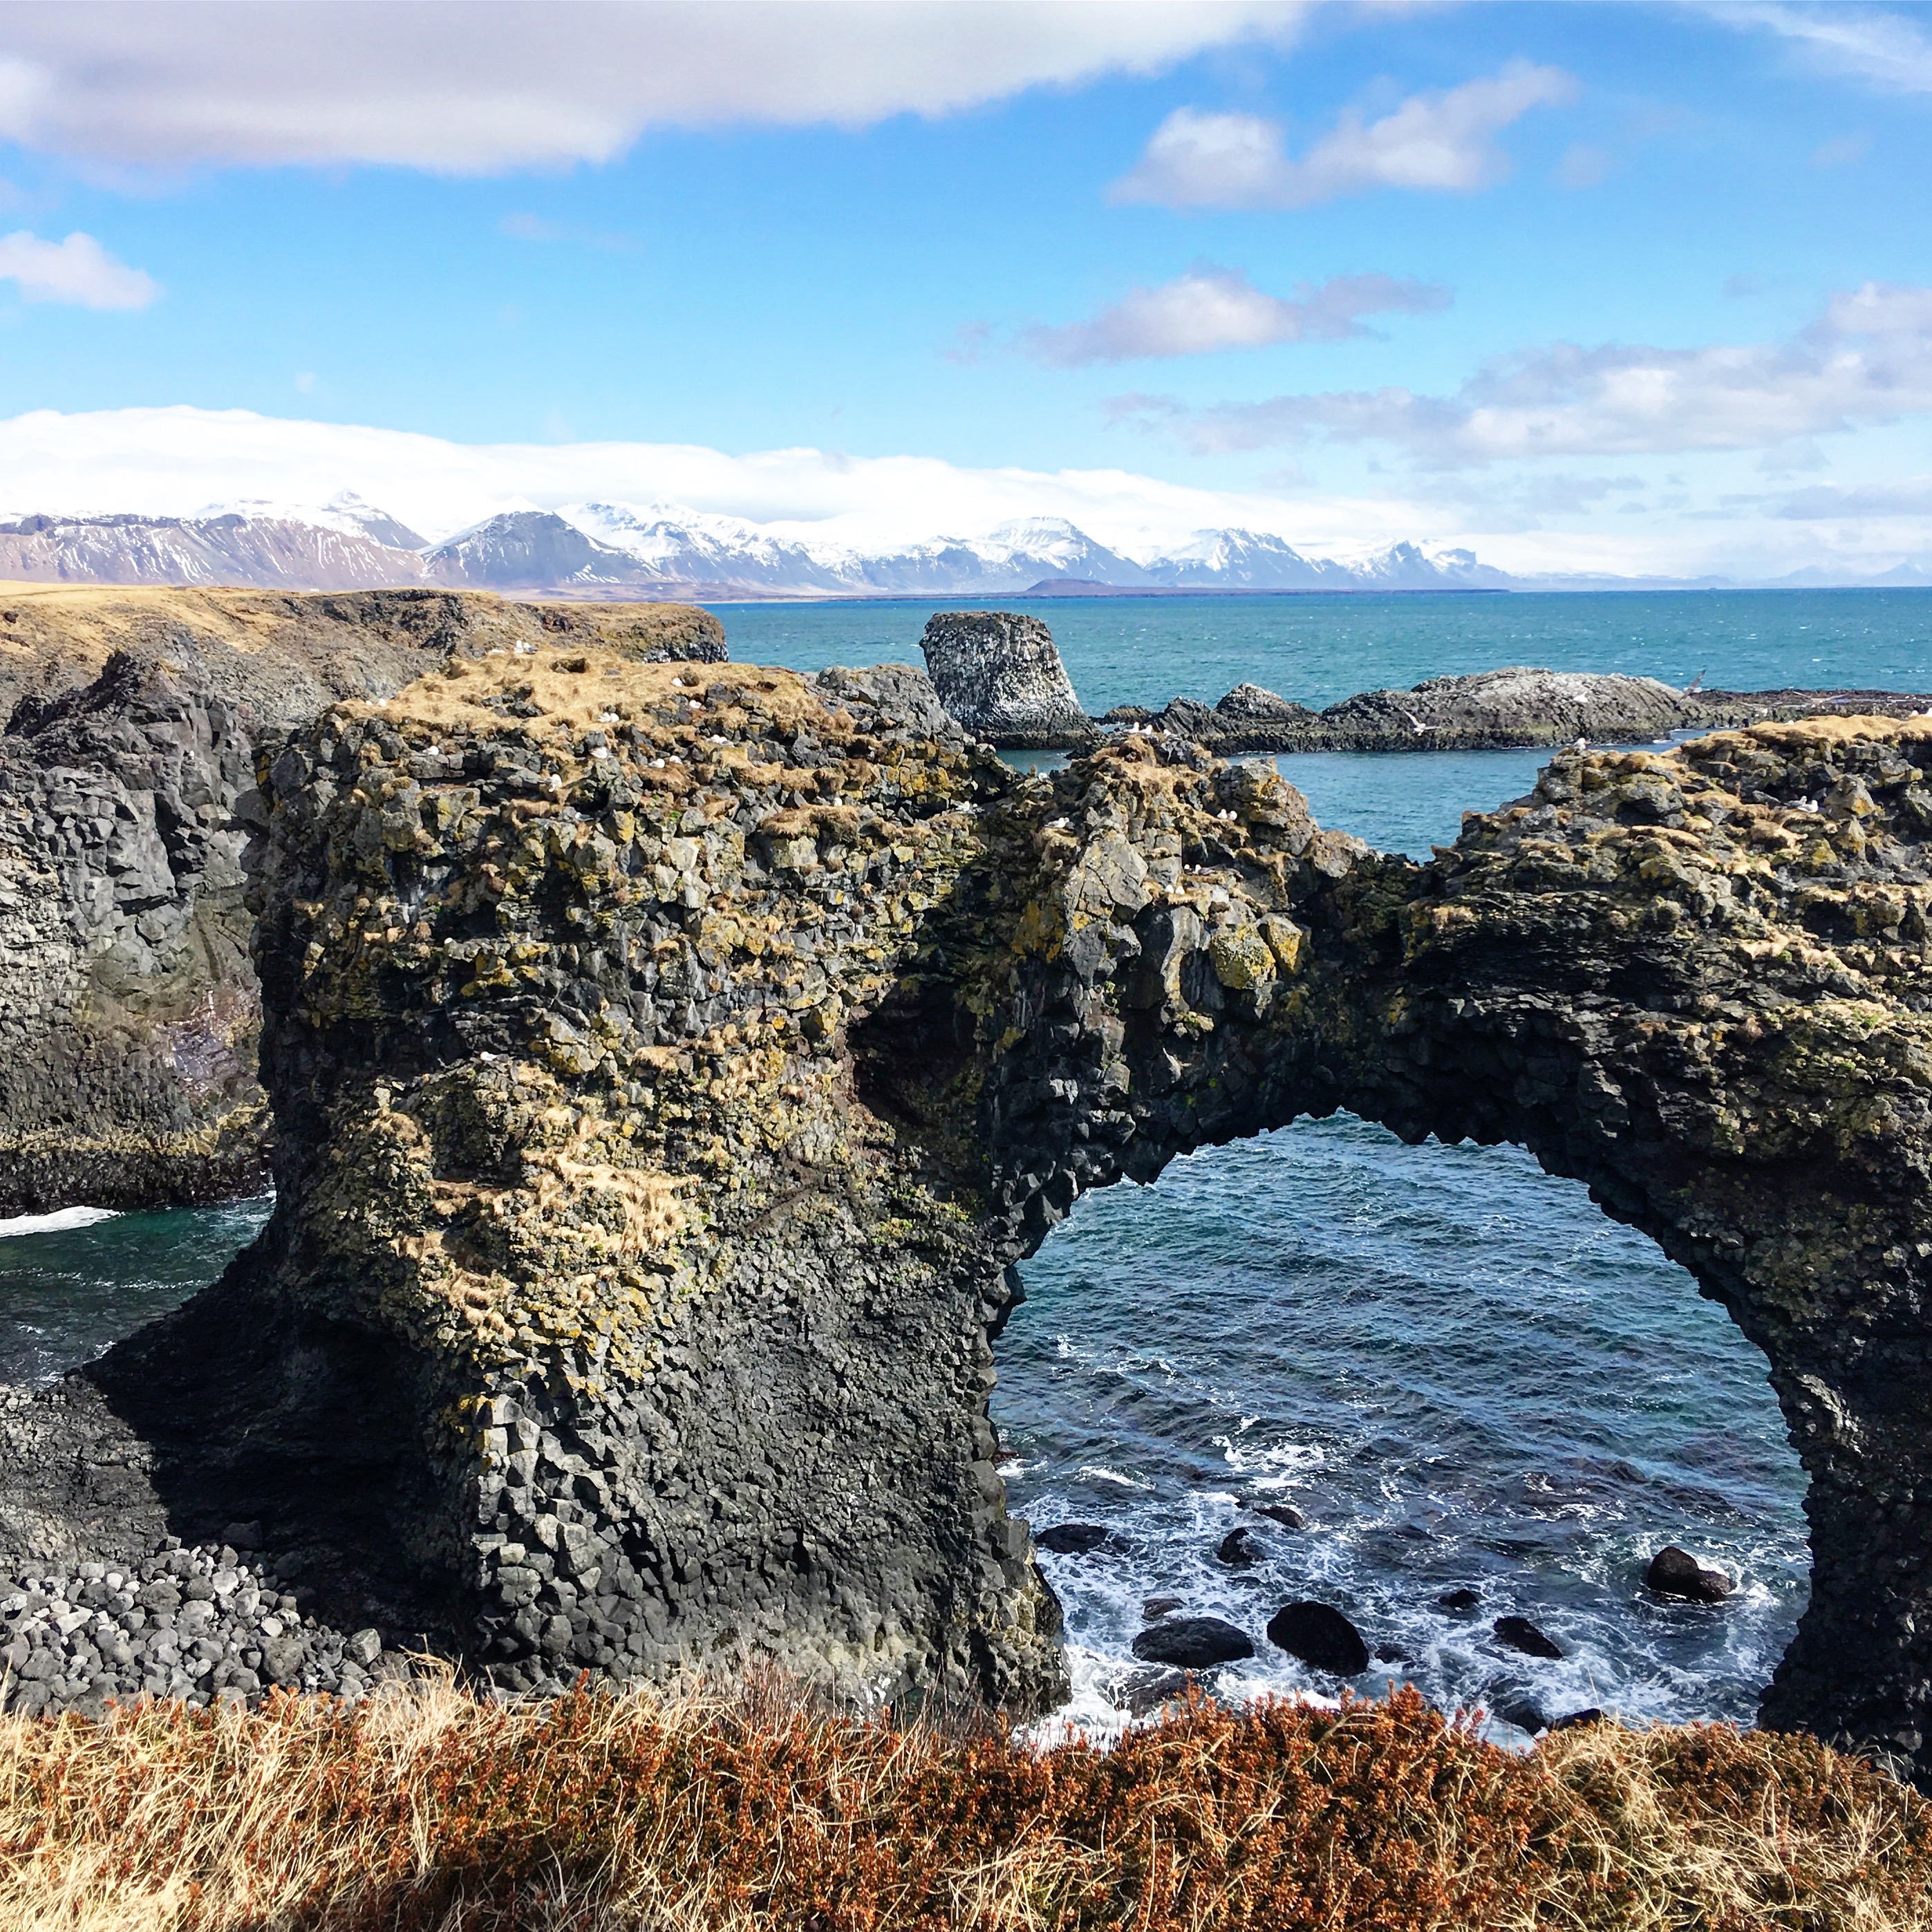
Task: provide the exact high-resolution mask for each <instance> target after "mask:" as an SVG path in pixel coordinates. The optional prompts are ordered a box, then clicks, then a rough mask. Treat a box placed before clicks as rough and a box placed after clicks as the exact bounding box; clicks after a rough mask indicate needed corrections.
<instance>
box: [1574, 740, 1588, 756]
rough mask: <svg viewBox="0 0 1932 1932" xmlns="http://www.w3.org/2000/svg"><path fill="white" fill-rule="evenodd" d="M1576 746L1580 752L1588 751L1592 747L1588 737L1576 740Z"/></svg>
mask: <svg viewBox="0 0 1932 1932" xmlns="http://www.w3.org/2000/svg"><path fill="white" fill-rule="evenodd" d="M1575 748H1576V750H1577V752H1578V753H1579V754H1581V753H1583V752H1585V751H1588V750H1589V748H1590V741H1589V739H1587V738H1579V739H1577V743H1576V747H1575Z"/></svg>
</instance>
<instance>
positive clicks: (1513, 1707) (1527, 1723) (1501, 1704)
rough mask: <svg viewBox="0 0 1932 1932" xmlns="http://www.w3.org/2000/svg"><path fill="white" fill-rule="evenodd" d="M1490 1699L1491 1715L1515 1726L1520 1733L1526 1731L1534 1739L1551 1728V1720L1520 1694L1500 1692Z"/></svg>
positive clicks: (1487, 1695)
mask: <svg viewBox="0 0 1932 1932" xmlns="http://www.w3.org/2000/svg"><path fill="white" fill-rule="evenodd" d="M1484 1695H1485V1696H1486V1697H1489V1705H1490V1716H1491V1717H1493V1718H1501V1719H1502V1721H1503V1722H1504V1723H1505V1724H1514V1726H1515V1727H1517V1730H1520V1731H1526V1732H1528V1733H1529V1735H1530V1736H1532V1737H1535V1736H1536V1735H1537V1734H1538V1732H1541V1731H1547V1730H1549V1728H1550V1721H1549V1719H1548V1718H1546V1717H1544V1715H1543V1713H1542V1712H1541V1711H1540V1710H1538V1709H1537V1707H1536V1706H1535V1704H1534V1703H1532V1702H1531V1701H1530V1700H1529V1698H1527V1697H1523V1695H1521V1694H1520V1693H1517V1692H1514V1691H1498V1692H1496V1694H1495V1695H1493V1696H1490V1694H1489V1693H1487V1692H1485V1693H1484Z"/></svg>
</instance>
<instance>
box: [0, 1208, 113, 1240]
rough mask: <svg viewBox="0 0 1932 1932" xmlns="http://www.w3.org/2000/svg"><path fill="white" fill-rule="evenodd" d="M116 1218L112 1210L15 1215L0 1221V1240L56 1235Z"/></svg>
mask: <svg viewBox="0 0 1932 1932" xmlns="http://www.w3.org/2000/svg"><path fill="white" fill-rule="evenodd" d="M115 1218H116V1213H115V1210H114V1209H113V1208H55V1210H54V1211H53V1212H52V1214H16V1215H13V1216H12V1217H10V1218H8V1219H5V1220H0V1240H4V1239H5V1238H6V1237H7V1236H8V1235H58V1234H62V1233H65V1232H66V1230H67V1229H69V1228H91V1227H92V1226H93V1225H94V1224H95V1222H97V1221H112V1220H114V1219H115Z"/></svg>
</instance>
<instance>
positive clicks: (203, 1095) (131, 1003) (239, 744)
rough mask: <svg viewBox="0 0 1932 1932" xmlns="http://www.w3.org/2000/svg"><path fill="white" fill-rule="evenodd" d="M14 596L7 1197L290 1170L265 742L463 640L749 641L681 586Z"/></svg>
mask: <svg viewBox="0 0 1932 1932" xmlns="http://www.w3.org/2000/svg"><path fill="white" fill-rule="evenodd" d="M0 606H3V607H0V692H4V691H5V688H7V685H8V684H9V683H12V684H13V686H14V687H15V688H20V687H21V686H24V687H25V694H23V695H21V696H20V697H19V700H18V701H17V703H14V704H13V706H12V715H11V721H10V723H9V724H7V727H6V729H5V731H4V733H0V1058H4V1061H5V1068H6V1077H5V1080H4V1081H0V1215H5V1214H18V1213H23V1212H31V1211H36V1210H39V1209H43V1208H56V1207H66V1206H71V1205H74V1204H75V1203H77V1202H89V1203H92V1204H95V1205H100V1206H105V1207H113V1208H127V1207H138V1206H142V1205H150V1204H152V1203H155V1202H195V1201H207V1200H214V1199H220V1198H222V1197H223V1196H232V1195H235V1194H238V1193H245V1192H247V1191H248V1190H251V1189H253V1188H255V1187H260V1185H261V1184H263V1181H265V1180H266V1176H267V1160H268V1157H267V1147H266V1138H265V1129H266V1124H267V1115H266V1102H265V1100H264V1098H263V1093H262V1090H261V1087H260V1084H259V1082H258V1080H257V1073H256V1034H257V1027H258V1022H259V1014H260V999H259V998H258V995H257V989H256V983H255V974H254V965H253V964H252V962H251V959H250V956H249V944H250V934H251V930H252V928H253V925H254V920H253V918H252V916H251V914H250V913H249V912H248V910H247V909H246V907H245V906H244V905H243V904H242V872H241V868H240V865H239V859H240V856H241V853H242V847H243V846H244V845H245V843H246V841H247V840H248V838H249V836H250V835H251V831H253V830H254V829H259V827H260V826H261V825H263V824H265V823H266V818H265V817H263V816H262V814H263V810H264V808H263V805H262V803H261V800H260V794H259V793H257V790H256V788H255V771H254V753H255V749H256V748H257V747H258V746H260V745H265V744H266V743H267V742H269V741H270V740H271V739H275V738H277V737H278V736H279V735H280V734H281V733H283V732H284V731H285V730H287V728H288V727H290V726H292V725H294V724H299V723H302V722H305V721H307V720H308V719H310V718H313V717H314V715H316V713H317V712H319V711H320V710H321V709H323V707H324V706H326V705H327V704H328V703H330V702H332V701H333V700H335V698H337V697H341V696H343V695H344V694H347V693H350V692H355V693H358V694H364V695H366V696H368V697H371V698H375V699H382V698H386V697H388V696H389V695H391V694H393V693H394V692H395V691H398V690H400V689H401V688H402V686H403V685H405V684H407V683H409V682H411V681H412V680H413V679H415V678H416V677H417V676H419V675H420V674H421V673H422V670H423V668H424V667H425V663H426V662H428V663H432V664H433V663H437V662H440V661H442V659H443V657H445V656H446V655H451V654H455V655H469V656H473V657H478V658H487V657H488V656H489V655H490V654H491V653H492V652H494V653H496V654H497V655H500V656H502V657H504V658H509V659H513V660H514V659H517V658H520V657H523V656H530V657H532V658H533V657H535V656H537V655H541V654H543V653H546V652H551V651H553V650H554V649H556V648H557V647H558V646H559V644H561V645H562V646H565V647H566V648H567V647H568V646H569V645H570V644H571V643H572V642H573V641H574V640H580V639H583V638H589V639H591V640H595V641H596V642H597V643H599V644H601V646H604V647H605V648H610V649H617V650H619V651H622V652H625V653H626V654H631V655H637V656H638V657H640V658H665V657H678V658H691V657H697V658H721V657H722V656H723V655H724V643H723V633H722V631H721V630H720V628H719V627H718V622H717V620H716V619H715V618H713V617H712V616H709V613H706V612H703V611H691V610H680V609H677V608H674V607H673V608H666V609H639V608H637V607H628V606H619V607H605V606H575V607H556V606H542V605H534V604H510V603H506V602H505V601H503V600H502V599H501V598H494V597H484V596H473V595H472V596H458V595H449V594H447V593H443V592H364V593H359V594H356V595H347V594H345V595H323V596H281V595H275V594H272V593H266V592H232V591H231V592H218V591H217V592H201V591H181V590H156V591H143V590H139V589H133V590H113V591H103V590H98V589H89V590H84V591H83V590H68V589H49V588H43V587H30V586H0ZM110 643H111V644H113V645H115V646H119V648H116V649H114V650H113V652H112V654H111V655H107V657H106V658H105V661H104V662H103V661H102V655H101V654H102V652H103V649H104V646H106V645H108V644H110ZM97 665H98V666H99V670H98V675H96V676H94V678H93V681H92V682H91V683H89V682H78V683H77V682H74V679H76V678H77V676H78V677H81V678H83V679H84V678H85V676H86V674H87V673H89V671H90V670H92V668H93V667H95V666H97Z"/></svg>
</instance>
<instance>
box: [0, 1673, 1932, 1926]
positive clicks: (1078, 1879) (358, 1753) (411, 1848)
mask: <svg viewBox="0 0 1932 1932" xmlns="http://www.w3.org/2000/svg"><path fill="white" fill-rule="evenodd" d="M0 1760H4V1772H0V1776H4V1786H0V1789H3V1790H4V1793H5V1796H4V1798H0V1927H7V1928H9V1932H11V1928H14V1927H28V1926H33V1927H52V1926H55V1925H58V1926H62V1927H73V1928H75V1932H93V1929H94V1928H102V1932H105V1928H107V1927H113V1928H115V1932H128V1928H133V1927H142V1928H148V1927H153V1928H162V1927H168V1928H174V1927H181V1928H187V1927H197V1928H230V1927H233V1928H240V1927H268V1926H274V1927H291V1928H293V1927H324V1926H326V1927H378V1926H380V1927H386V1928H395V1932H406V1928H424V1932H428V1928H432V1927H434V1928H437V1932H454V1928H456V1927H463V1928H466V1932H484V1928H508V1927H519V1928H523V1932H535V1929H536V1928H550V1929H551V1932H562V1928H563V1927H571V1928H580V1932H593V1928H595V1932H617V1928H619V1927H625V1928H631V1927H635V1928H652V1932H697V1928H700V1927H702V1928H706V1932H710V1928H718V1932H753V1929H754V1928H766V1927H770V1928H777V1927H786V1928H796V1932H805V1928H809V1932H887V1928H892V1932H940V1928H954V1927H958V1928H962V1932H963V1928H968V1927H970V1928H974V1932H981V1928H983V1932H1007V1928H1015V1932H1018V1928H1042V1932H1044V1928H1049V1927H1051V1928H1055V1932H1073V1928H1083V1932H1084V1928H1090V1927H1091V1928H1100V1927H1123V1928H1125V1927H1133V1928H1135V1932H1180V1928H1183V1927H1185V1928H1187V1932H1234V1928H1237V1927H1253V1928H1256V1929H1257V1932H1261V1928H1266V1932H1290V1928H1295V1927H1314V1926H1319V1927H1323V1928H1325V1932H1510V1929H1511V1928H1520V1932H1529V1928H1532V1927H1564V1928H1568V1932H1676V1928H1682V1932H1691V1928H1697V1932H1758V1929H1759V1928H1766V1932H1769V1928H1777V1929H1778V1932H1826V1928H1838V1927H1843V1928H1847V1932H1849V1928H1853V1927H1855V1928H1858V1932H1922V1928H1924V1927H1927V1926H1928V1925H1932V1903H1928V1899H1927V1894H1928V1890H1932V1806H1928V1805H1927V1802H1926V1801H1925V1800H1924V1799H1921V1798H1918V1797H1917V1796H1915V1795H1914V1794H1913V1793H1911V1792H1910V1791H1909V1790H1906V1788H1905V1787H1901V1786H1898V1785H1895V1784H1891V1783H1889V1782H1888V1781H1885V1780H1884V1779H1882V1778H1879V1776H1877V1775H1876V1774H1874V1773H1873V1772H1870V1771H1869V1770H1867V1769H1865V1768H1864V1767H1863V1766H1861V1765H1860V1764H1858V1763H1856V1762H1855V1760H1851V1759H1849V1758H1846V1757H1841V1756H1839V1755H1838V1754H1835V1753H1834V1752H1832V1751H1830V1750H1829V1749H1827V1748H1826V1747H1825V1746H1823V1745H1819V1744H1817V1743H1815V1742H1813V1741H1811V1739H1800V1738H1793V1737H1784V1736H1776V1735H1773V1734H1770V1733H1738V1732H1736V1731H1733V1730H1730V1729H1728V1728H1726V1727H1718V1726H1695V1727H1687V1728H1683V1729H1672V1728H1661V1729H1658V1730H1652V1731H1649V1732H1644V1733H1637V1732H1631V1731H1626V1730H1621V1729H1619V1728H1618V1727H1616V1726H1614V1725H1610V1724H1597V1725H1592V1726H1589V1727H1584V1728H1580V1729H1577V1730H1570V1731H1567V1732H1565V1733H1560V1734H1559V1735H1557V1736H1553V1737H1552V1738H1550V1739H1547V1740H1545V1742H1544V1743H1543V1744H1542V1745H1541V1746H1540V1747H1539V1748H1538V1750H1536V1751H1535V1752H1533V1753H1532V1754H1529V1755H1528V1756H1526V1757H1516V1756H1512V1755H1511V1754H1508V1753H1506V1752H1504V1751H1499V1750H1496V1748H1493V1747H1491V1746H1489V1745H1484V1744H1483V1743H1481V1742H1479V1741H1478V1739H1476V1738H1475V1736H1473V1735H1472V1733H1471V1732H1470V1731H1469V1730H1468V1729H1467V1728H1466V1727H1463V1726H1462V1725H1460V1724H1455V1723H1452V1722H1450V1721H1445V1719H1443V1718H1442V1717H1441V1716H1440V1715H1438V1714H1436V1713H1435V1712H1433V1711H1431V1710H1430V1709H1428V1708H1427V1706H1425V1705H1424V1703H1422V1701H1421V1699H1420V1698H1419V1697H1417V1696H1416V1695H1415V1694H1414V1693H1413V1692H1412V1691H1404V1692H1403V1693H1400V1694H1398V1695H1397V1696H1396V1697H1394V1698H1392V1699H1391V1700H1389V1701H1388V1702H1387V1703H1350V1704H1346V1705H1345V1706H1343V1709H1341V1710H1340V1712H1330V1711H1327V1710H1324V1709H1317V1708H1313V1707H1310V1706H1296V1705H1289V1704H1280V1703H1274V1704H1263V1705H1261V1706H1256V1707H1254V1708H1253V1709H1249V1710H1247V1711H1244V1712H1229V1711H1227V1710H1224V1709H1220V1708H1219V1707H1217V1706H1214V1705H1212V1704H1207V1703H1196V1704H1193V1705H1191V1706H1172V1707H1170V1709H1169V1713H1168V1715H1167V1716H1166V1718H1165V1719H1164V1720H1163V1721H1161V1722H1160V1723H1159V1724H1156V1725H1154V1726H1153V1727H1150V1728H1148V1729H1145V1730H1140V1731H1137V1732H1135V1733H1130V1735H1129V1736H1128V1737H1127V1739H1125V1740H1124V1742H1122V1743H1121V1745H1119V1746H1118V1748H1116V1749H1115V1750H1114V1751H1111V1752H1103V1751H1097V1750H1094V1749H1093V1748H1090V1747H1088V1746H1087V1745H1084V1744H1080V1743H1073V1744H1069V1745H1062V1746H1060V1747H1059V1748H1055V1749H1052V1750H1049V1751H1034V1750H1031V1749H1029V1748H1025V1746H1023V1745H1019V1744H1016V1743H1015V1742H1013V1741H1012V1740H1010V1739H1009V1738H1007V1736H1004V1735H1003V1734H1001V1733H998V1732H996V1731H992V1730H984V1729H980V1730H964V1731H962V1730H950V1731H949V1730H947V1729H944V1728H942V1727H937V1726H934V1725H930V1724H915V1725H913V1726H910V1727H901V1726H896V1725H895V1724H891V1723H889V1722H886V1721H880V1722H873V1723H867V1722H864V1721H859V1720H856V1719H853V1718H829V1717H826V1716H823V1715H815V1714H814V1713H813V1712H811V1711H810V1710H809V1709H807V1708H806V1707H805V1706H802V1705H801V1704H799V1703H796V1702H795V1701H793V1700H788V1699H787V1698H785V1697H783V1696H781V1695H779V1694H775V1693H772V1692H767V1693H765V1694H759V1693H757V1692H756V1691H754V1692H751V1693H742V1692H741V1693H738V1694H734V1695H733V1697H731V1698H730V1700H728V1701H719V1700H704V1699H702V1698H699V1697H686V1698H684V1699H682V1700H669V1701H666V1700H655V1699H652V1698H649V1697H643V1696H631V1697H623V1698H613V1697H601V1696H593V1695H588V1694H585V1695H578V1696H574V1697H569V1698H566V1699H564V1700H561V1701H559V1702H556V1703H551V1704H550V1705H548V1706H523V1707H512V1708H507V1709H506V1708H505V1707H503V1706H498V1705H493V1704H488V1703H477V1702H474V1701H472V1700H470V1699H469V1698H468V1697H466V1696H465V1695H463V1694H462V1693H461V1692H460V1691H458V1690H456V1689H455V1688H452V1687H451V1686H449V1685H447V1684H435V1683H432V1684H430V1685H419V1686H417V1687H416V1688H413V1689H411V1690H407V1691H405V1690H402V1689H400V1688H398V1690H396V1691H395V1692H394V1693H393V1694H392V1695H390V1696H389V1697H385V1698H379V1699H377V1700H374V1701H373V1702H372V1703H370V1704H368V1705H367V1706H364V1707H363V1708H362V1709H359V1710H358V1711H357V1712H355V1713H354V1714H353V1715H351V1714H349V1713H346V1712H344V1711H343V1710H342V1709H341V1707H340V1706H336V1705H335V1704H333V1703H332V1701H331V1700H327V1699H310V1700H299V1699H296V1698H293V1697H287V1698H283V1699H281V1700H278V1701H277V1702H275V1703H272V1705H271V1706H269V1708H268V1709H265V1710H264V1711H263V1712H260V1713H257V1714H255V1715H245V1714H242V1713H240V1712H201V1713H194V1714H184V1713H183V1712H181V1710H180V1709H179V1708H178V1707H166V1706H162V1707H154V1708H150V1709H146V1710H142V1711H134V1712H127V1713H126V1714H124V1715H118V1716H115V1717H114V1718H111V1719H110V1721H108V1722H107V1723H105V1724H101V1725H89V1724H86V1723H84V1722H83V1721H80V1720H78V1719H68V1720H65V1721H62V1722H61V1723H58V1724H52V1723H48V1722H46V1721H21V1720H13V1721H7V1723H5V1724H0Z"/></svg>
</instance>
